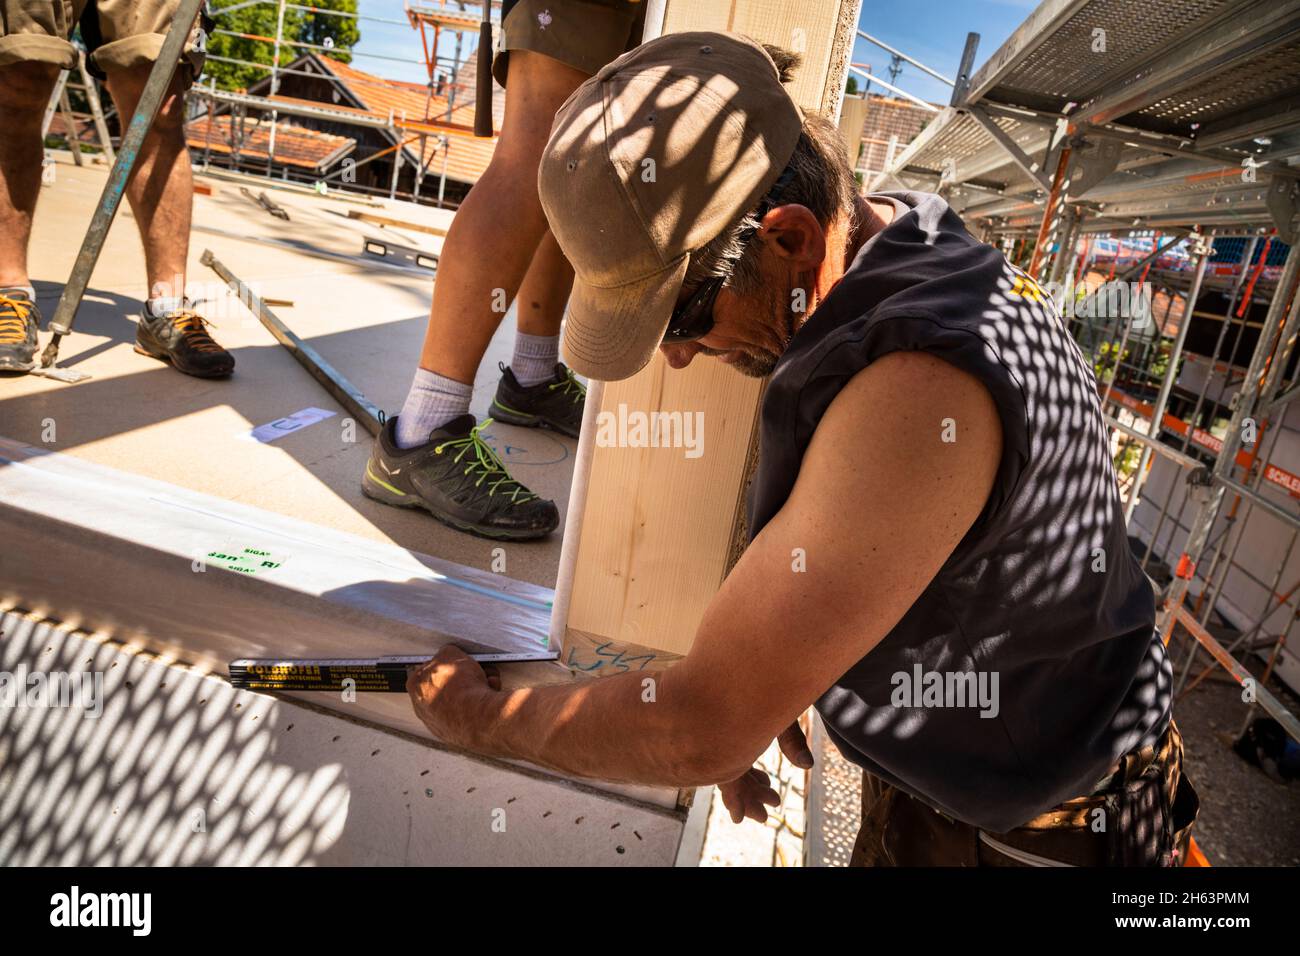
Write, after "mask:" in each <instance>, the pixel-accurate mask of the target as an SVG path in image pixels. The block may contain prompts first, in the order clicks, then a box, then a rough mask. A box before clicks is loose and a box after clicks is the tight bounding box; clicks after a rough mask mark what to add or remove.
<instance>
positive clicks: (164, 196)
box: [108, 63, 194, 300]
mask: <svg viewBox="0 0 1300 956" xmlns="http://www.w3.org/2000/svg"><path fill="white" fill-rule="evenodd" d="M151 66H152V64H149V63H143V64H139V65H136V66H132V67H131V68H129V69H123V70H114V71H112V72H110V73H109V74H108V90H109V93H111V94H112V96H113V103H114V105H116V107H117V112H118V115H119V116H122V117H130V116H132V115H134V113H135V107H136V103H137V102H139V99H140V94H141V93H143V92H144V85H145V82H146V81H147V80H148V79H149V70H150V68H151ZM182 74H183V70H178V71H177V74H176V77H175V78H174V79H173V81H172V87H171V89H170V90H169V91H168V93H167V96H166V97H165V98H164V99H163V102H162V105H161V106H160V107H159V108H158V115H157V116H156V117H155V118H154V122H153V126H152V127H151V128H150V130H149V134H148V135H147V136H146V137H145V140H144V145H143V146H142V147H141V149H140V155H139V158H138V159H137V160H136V167H135V172H134V173H133V174H132V177H131V181H130V182H129V183H128V184H127V189H126V197H127V201H128V202H130V204H131V211H132V212H133V213H134V214H135V218H136V222H137V224H138V226H139V229H140V239H141V241H142V242H143V243H144V257H145V267H146V271H147V274H148V280H149V298H150V299H151V300H156V299H170V300H180V299H181V297H183V296H184V294H185V263H186V259H187V257H188V255H189V246H190V210H191V207H192V205H193V202H194V183H193V179H192V177H191V174H190V155H189V149H188V148H187V147H186V145H185V97H184V88H185V87H186V86H187V85H188V80H187V79H186V78H185V77H184V76H183V75H182Z"/></svg>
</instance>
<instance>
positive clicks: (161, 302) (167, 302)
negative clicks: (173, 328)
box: [145, 295, 185, 319]
mask: <svg viewBox="0 0 1300 956" xmlns="http://www.w3.org/2000/svg"><path fill="white" fill-rule="evenodd" d="M145 305H146V306H147V307H148V309H149V314H150V315H152V316H153V317H154V318H155V319H159V318H162V317H163V316H164V315H166V314H167V313H168V312H175V311H176V310H177V309H182V308H184V307H185V296H183V295H181V296H160V297H158V298H156V299H150V300H149V301H148V302H146V303H145Z"/></svg>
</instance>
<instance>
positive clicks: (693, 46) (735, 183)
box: [538, 33, 803, 381]
mask: <svg viewBox="0 0 1300 956" xmlns="http://www.w3.org/2000/svg"><path fill="white" fill-rule="evenodd" d="M802 126H803V120H802V117H801V115H800V112H799V108H798V107H797V106H796V105H795V103H794V101H793V100H792V99H790V96H789V94H788V93H787V92H786V91H785V88H784V87H783V86H782V85H781V81H780V78H779V76H778V74H777V68H776V65H775V64H774V63H773V62H772V59H771V57H769V56H768V54H767V51H766V50H764V49H763V48H762V47H761V46H760V45H759V44H757V43H755V42H754V41H753V40H750V39H749V38H747V37H742V36H737V35H735V34H726V33H673V34H669V35H667V36H664V37H660V38H659V39H657V40H651V41H650V42H648V43H644V44H642V45H641V46H639V47H637V48H636V49H634V50H632V51H630V52H628V53H625V54H623V55H622V56H621V57H619V58H618V59H617V60H614V61H613V62H612V63H609V64H607V65H606V66H605V67H603V68H602V69H601V70H600V72H598V73H597V74H596V75H595V76H593V77H592V78H591V79H589V80H587V82H585V83H584V84H582V86H580V87H578V89H577V90H575V91H574V93H573V95H572V96H570V97H569V99H568V101H566V102H565V104H564V105H563V106H562V107H560V110H559V112H558V113H556V115H555V125H554V126H553V127H552V129H551V139H550V142H549V143H548V144H547V148H546V152H545V153H543V156H542V163H541V168H540V170H539V171H538V191H539V194H540V196H541V200H542V207H543V208H544V209H545V210H546V217H547V219H548V220H549V221H550V226H551V231H552V232H553V233H554V234H555V238H556V240H557V241H558V242H559V244H560V248H561V249H563V250H564V254H565V256H566V257H567V258H568V260H569V262H570V263H572V264H573V269H574V272H575V278H574V283H573V293H572V295H571V297H570V299H569V316H568V322H567V324H566V326H565V333H564V349H565V358H566V359H567V360H568V363H569V364H570V365H571V366H572V367H573V368H574V369H575V370H576V371H578V372H579V373H581V374H583V375H587V376H590V377H591V378H595V379H602V380H606V381H612V380H615V379H621V378H627V377H628V376H630V375H633V374H634V373H636V372H637V371H638V370H639V369H641V368H642V367H644V366H645V364H646V363H647V362H649V361H650V359H651V357H652V356H653V355H654V351H655V348H656V347H657V346H658V345H659V342H660V340H662V338H663V335H664V332H665V331H666V330H667V328H668V321H669V319H670V318H671V317H672V313H673V307H674V306H675V304H676V301H677V296H678V294H679V293H680V292H681V287H682V280H683V278H684V277H685V275H686V267H687V265H688V263H689V261H690V254H691V253H692V252H694V251H695V250H697V249H699V248H700V247H702V246H704V245H705V244H707V243H708V242H709V241H710V240H711V239H713V238H715V237H716V236H718V235H720V234H721V233H722V232H723V231H724V230H725V229H726V228H727V227H728V226H730V225H731V224H733V223H734V222H736V221H737V220H739V219H740V217H741V216H743V215H744V214H745V213H747V212H749V211H750V210H752V209H754V208H755V207H756V206H757V205H758V204H759V202H760V201H761V200H762V198H763V196H764V194H765V193H766V192H767V190H768V189H770V188H771V186H772V184H773V183H774V182H775V181H776V179H777V177H778V176H780V174H781V171H782V170H783V169H784V168H785V166H786V163H788V162H789V160H790V157H791V156H792V155H793V153H794V148H795V145H796V144H797V143H798V141H799V133H800V130H801V129H802Z"/></svg>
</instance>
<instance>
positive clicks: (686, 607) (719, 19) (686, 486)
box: [552, 0, 861, 674]
mask: <svg viewBox="0 0 1300 956" xmlns="http://www.w3.org/2000/svg"><path fill="white" fill-rule="evenodd" d="M860 6H861V3H860V0H810V2H804V3H798V4H792V3H788V2H781V0H668V4H667V9H666V13H665V16H664V21H663V32H664V33H669V32H680V31H684V30H720V31H730V32H736V33H743V34H745V35H747V36H750V37H752V38H753V39H755V40H758V41H760V42H766V43H773V44H776V45H778V46H783V47H786V48H788V49H793V50H795V51H796V52H801V53H802V54H803V56H804V62H803V65H802V66H801V67H800V69H799V71H798V72H797V73H796V76H795V80H794V82H793V83H792V84H791V87H790V89H791V95H792V96H793V97H794V99H795V101H796V102H797V103H799V105H800V106H802V107H803V108H804V109H805V110H808V111H810V112H822V113H824V114H825V115H827V116H829V117H830V118H832V119H834V118H835V116H836V114H837V112H838V109H839V102H840V98H841V95H842V91H843V88H844V74H845V68H846V66H847V63H848V59H849V52H850V50H851V49H852V45H853V44H852V40H853V31H854V30H855V29H856V27H857V16H858V10H859V9H860ZM761 395H762V382H761V381H758V380H755V379H750V378H746V377H744V376H742V375H740V374H739V373H737V372H736V371H735V370H733V369H732V368H730V367H728V366H726V365H723V364H722V363H720V362H717V361H714V360H710V359H708V358H701V359H697V360H696V361H695V362H693V363H692V364H691V365H690V366H689V367H688V368H686V369H682V370H679V371H674V370H672V369H670V368H668V366H667V363H665V362H664V360H663V359H662V357H661V356H659V355H656V356H655V358H654V360H653V361H652V362H651V363H650V364H649V365H648V366H647V367H646V368H644V369H642V370H641V371H640V372H639V373H638V374H637V375H635V376H633V377H632V378H630V379H627V380H625V381H622V382H610V383H607V384H606V385H604V386H603V388H602V389H600V390H599V402H600V411H601V412H602V413H604V412H608V413H610V414H612V415H614V416H618V415H619V412H620V406H623V407H624V409H625V410H626V411H627V412H646V413H649V412H654V411H666V412H681V413H683V414H694V413H696V412H702V413H703V423H704V429H703V435H704V451H703V454H701V455H700V456H699V457H698V458H694V459H688V458H686V457H685V455H684V454H683V449H680V448H626V447H619V446H618V445H611V446H602V445H600V444H598V443H596V444H595V447H593V448H591V455H590V466H589V469H588V471H587V473H586V475H585V476H580V475H575V489H581V490H580V491H579V492H578V494H577V495H576V496H575V498H578V497H580V498H581V500H580V501H579V500H571V502H570V512H569V513H570V515H571V516H572V515H574V513H575V509H576V508H581V512H582V514H581V520H580V521H579V522H575V523H574V528H575V529H576V531H577V540H570V539H569V537H568V533H567V532H566V541H565V552H566V553H565V557H564V558H562V571H561V580H560V584H559V588H558V590H561V591H567V593H565V594H563V595H560V594H558V593H557V600H556V604H555V606H556V608H557V612H559V613H566V614H567V616H566V617H565V618H564V619H563V626H562V627H558V626H553V628H552V631H553V633H554V634H556V635H557V636H559V635H562V642H563V645H564V660H565V661H566V662H567V663H569V664H570V665H571V666H576V667H579V668H581V669H584V670H591V671H592V672H593V673H598V674H604V673H619V672H622V671H623V670H626V669H627V667H624V666H622V665H620V666H618V667H607V666H605V665H607V664H608V663H609V654H610V651H611V648H609V647H606V646H605V645H606V644H612V645H613V647H614V648H618V649H621V648H623V647H630V648H632V651H630V652H629V653H630V654H632V655H633V656H632V657H629V658H627V660H631V661H634V663H633V665H632V666H633V667H636V666H646V664H647V663H649V662H651V661H656V662H662V661H664V660H671V659H672V658H673V656H674V655H679V654H685V653H686V652H687V651H688V650H689V649H690V646H691V643H692V641H693V640H694V637H695V631H696V628H697V627H698V626H699V622H700V618H701V616H702V615H703V612H704V609H705V607H707V606H708V603H709V601H710V600H711V599H712V598H713V595H714V594H715V593H716V592H717V589H718V587H719V585H720V584H721V583H722V580H723V578H724V576H725V575H726V573H727V570H728V568H729V559H730V556H731V552H732V540H733V536H734V532H735V529H736V528H737V524H738V520H737V519H738V515H739V514H740V513H741V510H742V509H743V507H744V501H743V500H742V499H743V493H744V489H745V482H746V477H747V476H746V462H747V461H748V460H749V458H750V451H751V448H752V446H753V442H754V439H755V430H756V424H757V416H758V408H759V399H760V397H761ZM592 424H594V423H593V421H592V416H591V415H590V414H589V416H588V421H587V424H586V426H585V428H587V429H589V428H590V427H591V425H592ZM584 440H585V441H586V442H592V441H593V439H592V438H591V437H589V436H587V435H585V434H584ZM579 457H580V459H581V458H582V455H581V451H580V456H579ZM579 467H580V468H581V467H583V465H582V463H581V462H580V464H579ZM569 561H572V562H573V567H572V576H571V580H572V584H571V586H570V585H569V583H568V578H567V576H566V574H565V571H564V567H563V566H564V564H565V563H567V562H569ZM561 609H563V611H561ZM641 651H645V653H641Z"/></svg>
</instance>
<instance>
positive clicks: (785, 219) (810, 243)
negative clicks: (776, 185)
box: [758, 203, 826, 272]
mask: <svg viewBox="0 0 1300 956" xmlns="http://www.w3.org/2000/svg"><path fill="white" fill-rule="evenodd" d="M758 235H759V236H760V237H761V238H762V240H763V241H764V242H766V243H768V245H769V248H771V250H772V252H773V253H774V254H775V255H776V256H777V257H778V258H779V259H783V260H785V261H786V262H789V263H790V265H791V266H793V267H794V268H795V269H796V270H798V271H800V272H806V271H808V270H809V269H816V268H817V267H819V266H820V265H821V264H822V260H823V259H825V258H826V231H825V230H824V229H822V225H821V223H819V222H818V221H817V217H816V216H814V215H813V214H812V210H811V209H809V208H808V207H807V206H801V205H799V204H798V203H790V204H788V205H785V206H777V207H776V208H775V209H773V210H771V211H770V212H768V214H767V215H766V216H764V217H763V221H762V223H760V224H759V227H758Z"/></svg>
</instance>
